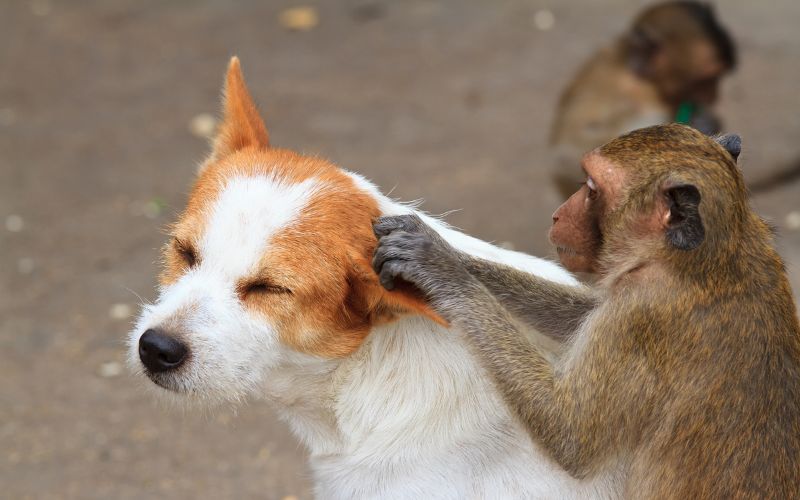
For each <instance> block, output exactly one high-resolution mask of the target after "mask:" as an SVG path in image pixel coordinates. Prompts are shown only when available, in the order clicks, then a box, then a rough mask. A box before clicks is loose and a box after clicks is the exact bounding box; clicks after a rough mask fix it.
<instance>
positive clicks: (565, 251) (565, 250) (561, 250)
mask: <svg viewBox="0 0 800 500" xmlns="http://www.w3.org/2000/svg"><path fill="white" fill-rule="evenodd" d="M556 252H558V255H560V256H565V257H577V256H578V255H579V254H578V252H577V251H576V250H575V249H574V248H570V247H562V246H556Z"/></svg>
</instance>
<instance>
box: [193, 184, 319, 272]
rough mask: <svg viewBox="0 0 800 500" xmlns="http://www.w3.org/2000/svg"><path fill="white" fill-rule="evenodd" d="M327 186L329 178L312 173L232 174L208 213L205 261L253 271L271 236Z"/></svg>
mask: <svg viewBox="0 0 800 500" xmlns="http://www.w3.org/2000/svg"><path fill="white" fill-rule="evenodd" d="M322 189H324V183H323V182H322V181H320V180H319V179H316V178H313V177H312V178H308V179H305V180H303V181H300V182H292V181H290V180H288V179H286V178H283V177H281V176H279V175H276V174H274V173H272V174H270V173H266V174H261V175H248V176H245V175H237V176H234V177H231V178H228V179H227V180H226V181H225V184H224V187H223V188H222V189H221V191H220V192H219V195H218V196H217V198H216V200H214V202H213V205H212V207H211V208H210V210H208V211H206V212H205V216H206V218H207V219H206V222H205V224H204V226H205V233H204V235H203V237H202V239H201V240H200V242H199V248H198V250H199V252H200V255H201V257H202V260H203V262H204V263H207V264H208V265H209V266H213V267H214V268H215V269H217V270H219V271H221V272H224V273H225V274H226V275H229V276H243V275H246V274H248V273H252V272H254V271H255V270H256V267H257V265H258V263H259V261H260V260H261V258H262V256H263V255H264V253H265V251H266V250H267V247H268V245H269V243H270V241H271V240H272V239H273V238H274V237H275V236H276V235H277V234H279V233H281V232H282V231H285V230H286V229H287V228H289V227H291V226H292V225H293V224H296V223H297V221H298V219H299V218H300V217H301V214H302V212H303V209H304V208H305V207H306V206H307V205H308V204H309V203H310V201H311V200H312V198H314V196H315V195H316V194H317V193H318V192H319V191H321V190H322Z"/></svg>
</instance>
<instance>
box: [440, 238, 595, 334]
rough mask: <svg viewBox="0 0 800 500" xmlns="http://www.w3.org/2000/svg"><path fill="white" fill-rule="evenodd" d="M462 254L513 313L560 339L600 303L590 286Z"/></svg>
mask: <svg viewBox="0 0 800 500" xmlns="http://www.w3.org/2000/svg"><path fill="white" fill-rule="evenodd" d="M453 251H454V252H457V251H456V250H453ZM459 257H460V260H461V261H462V262H463V263H464V265H465V267H466V269H467V270H468V271H469V273H470V274H471V275H472V276H474V277H475V278H477V280H478V281H479V282H480V283H481V284H482V285H483V286H484V287H486V289H487V290H488V291H489V292H490V293H491V294H492V295H494V297H495V298H496V299H497V300H498V302H500V304H501V305H502V306H503V307H505V308H506V309H507V310H508V311H509V312H510V313H511V314H513V315H514V316H515V317H516V318H517V319H519V320H521V321H522V322H524V323H527V324H529V325H531V326H532V327H534V328H536V329H537V330H538V331H540V332H542V333H544V334H545V335H548V336H550V337H553V338H555V339H557V340H563V339H564V338H566V337H568V336H570V335H572V333H574V332H575V330H577V329H578V327H579V326H580V325H581V323H582V322H583V320H584V319H585V318H586V316H587V315H588V314H589V312H590V311H591V310H592V309H594V308H595V307H596V306H597V302H598V300H597V296H596V295H595V293H594V292H592V290H591V289H589V288H588V287H585V286H582V285H578V286H572V285H564V284H561V283H555V282H553V281H549V280H546V279H543V278H540V277H538V276H534V275H531V274H530V273H526V272H523V271H519V270H517V269H515V268H513V267H511V266H506V265H503V264H498V263H495V262H490V261H486V260H483V259H478V258H475V257H471V256H468V255H465V254H461V253H460V252H459Z"/></svg>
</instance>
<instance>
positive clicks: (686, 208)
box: [664, 183, 706, 250]
mask: <svg viewBox="0 0 800 500" xmlns="http://www.w3.org/2000/svg"><path fill="white" fill-rule="evenodd" d="M664 196H665V198H666V201H667V208H668V210H669V211H668V213H667V217H666V226H667V228H666V236H667V241H668V242H669V244H670V245H672V246H673V247H675V248H677V249H678V250H694V249H695V248H697V247H699V246H700V244H701V243H703V240H704V239H705V237H706V231H705V228H704V227H703V220H702V218H701V217H700V199H701V196H700V191H699V190H698V189H697V187H696V186H694V185H693V184H674V183H670V184H668V185H667V186H666V187H665V188H664Z"/></svg>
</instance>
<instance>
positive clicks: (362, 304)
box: [346, 258, 449, 326]
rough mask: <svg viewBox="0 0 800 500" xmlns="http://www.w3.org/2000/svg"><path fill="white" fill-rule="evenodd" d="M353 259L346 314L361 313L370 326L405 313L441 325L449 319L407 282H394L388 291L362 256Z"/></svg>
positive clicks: (445, 323)
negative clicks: (393, 286)
mask: <svg viewBox="0 0 800 500" xmlns="http://www.w3.org/2000/svg"><path fill="white" fill-rule="evenodd" d="M352 260H353V274H352V276H351V277H350V279H349V281H350V283H349V285H350V297H348V299H347V301H346V302H347V304H348V307H349V308H350V309H351V311H349V314H352V315H353V316H354V317H361V318H362V319H363V320H364V321H366V322H367V323H368V324H369V325H370V326H375V325H379V324H383V323H388V322H391V321H394V320H395V319H397V318H398V317H399V316H402V315H405V314H417V315H420V316H425V317H426V318H428V319H430V320H433V321H435V322H436V323H438V324H440V325H442V326H449V323H448V322H447V321H445V320H444V319H443V318H442V317H441V316H439V315H438V314H437V313H436V312H435V311H434V310H433V308H432V307H431V306H429V305H428V304H427V303H426V302H425V298H424V297H423V296H422V294H421V293H420V292H419V291H417V290H416V289H415V288H413V287H412V286H410V285H405V284H404V283H398V284H397V285H398V286H397V288H395V289H394V290H392V291H389V290H386V289H385V288H383V286H381V284H380V282H379V281H378V275H377V274H375V271H373V270H372V266H371V265H370V263H369V261H368V260H367V259H365V258H355V259H352Z"/></svg>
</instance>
